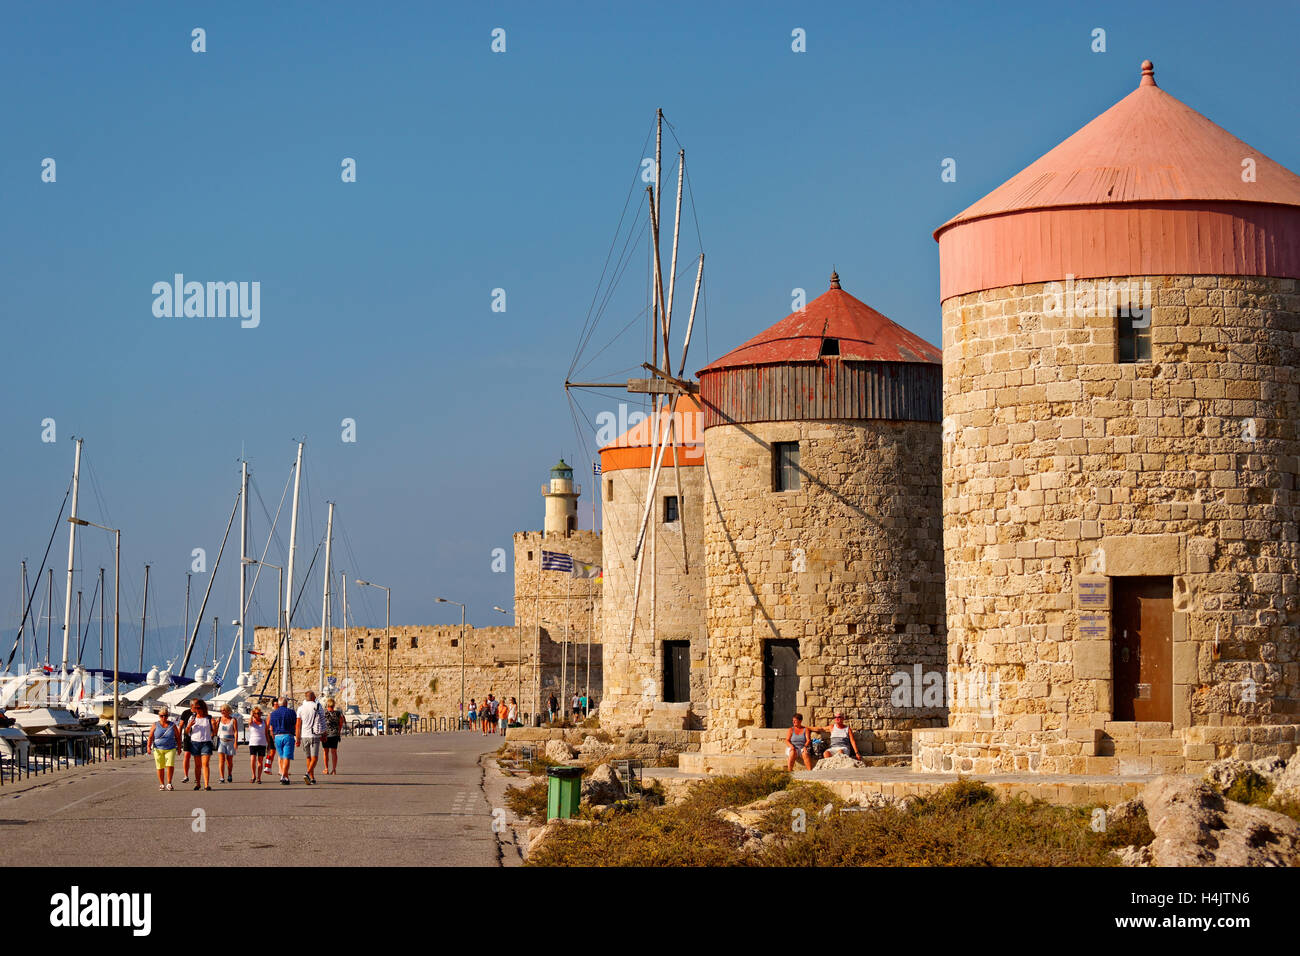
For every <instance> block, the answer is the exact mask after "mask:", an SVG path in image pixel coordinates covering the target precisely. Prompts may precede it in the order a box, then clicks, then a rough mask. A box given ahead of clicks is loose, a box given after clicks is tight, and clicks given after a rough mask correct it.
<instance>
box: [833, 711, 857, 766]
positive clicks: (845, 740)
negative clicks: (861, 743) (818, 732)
mask: <svg viewBox="0 0 1300 956" xmlns="http://www.w3.org/2000/svg"><path fill="white" fill-rule="evenodd" d="M828 729H829V730H830V732H831V742H830V745H829V746H828V747H827V748H826V753H825V754H824V756H827V757H829V756H831V754H837V753H842V754H844V755H845V756H846V757H847V756H848V755H849V751H850V750H852V751H853V758H854V759H855V760H861V759H862V756H861V755H860V754H859V753H858V741H857V739H856V738H854V736H853V729H852V728H851V727H849V725H848V724H846V723H845V722H844V715H843V714H836V715H835V722H834V723H833V724H831V726H830V727H829V728H828Z"/></svg>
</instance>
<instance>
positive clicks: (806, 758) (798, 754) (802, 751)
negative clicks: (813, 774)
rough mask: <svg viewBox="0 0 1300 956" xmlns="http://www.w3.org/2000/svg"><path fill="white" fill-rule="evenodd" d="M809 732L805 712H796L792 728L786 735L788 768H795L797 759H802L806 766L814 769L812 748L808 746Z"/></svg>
mask: <svg viewBox="0 0 1300 956" xmlns="http://www.w3.org/2000/svg"><path fill="white" fill-rule="evenodd" d="M809 733H810V731H809V729H808V728H807V727H805V726H804V725H803V714H795V715H794V720H793V721H792V722H791V724H790V730H789V732H788V733H787V734H786V735H785V742H786V748H785V757H786V761H785V769H786V770H793V769H794V764H795V761H796V760H802V761H803V765H804V766H805V767H807V768H808V769H809V770H811V769H812V767H813V765H812V750H811V748H810V747H809V746H808V743H809V740H808V736H809Z"/></svg>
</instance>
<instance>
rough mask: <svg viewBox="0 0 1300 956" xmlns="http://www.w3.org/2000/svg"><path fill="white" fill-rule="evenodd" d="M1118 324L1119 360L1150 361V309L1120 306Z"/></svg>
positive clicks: (1130, 362) (1129, 362) (1127, 362)
mask: <svg viewBox="0 0 1300 956" xmlns="http://www.w3.org/2000/svg"><path fill="white" fill-rule="evenodd" d="M1117 321H1118V324H1119V360H1120V362H1121V363H1123V364H1128V365H1132V364H1136V363H1138V362H1150V361H1151V310H1150V309H1133V308H1129V307H1128V306H1121V307H1120V309H1119V314H1118V317H1117Z"/></svg>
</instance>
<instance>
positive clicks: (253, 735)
mask: <svg viewBox="0 0 1300 956" xmlns="http://www.w3.org/2000/svg"><path fill="white" fill-rule="evenodd" d="M246 729H247V730H248V753H249V755H250V756H249V759H250V760H251V761H252V762H251V764H250V765H249V766H250V770H251V773H252V775H251V776H250V777H249V778H248V782H249V783H261V782H262V770H263V769H264V768H265V766H266V763H265V761H266V748H267V747H268V746H270V744H269V743H268V741H269V739H270V738H269V736H268V733H269V731H268V730H267V723H266V718H265V717H263V716H262V708H261V707H254V708H253V711H252V713H251V714H250V715H249V718H248V724H247V725H246Z"/></svg>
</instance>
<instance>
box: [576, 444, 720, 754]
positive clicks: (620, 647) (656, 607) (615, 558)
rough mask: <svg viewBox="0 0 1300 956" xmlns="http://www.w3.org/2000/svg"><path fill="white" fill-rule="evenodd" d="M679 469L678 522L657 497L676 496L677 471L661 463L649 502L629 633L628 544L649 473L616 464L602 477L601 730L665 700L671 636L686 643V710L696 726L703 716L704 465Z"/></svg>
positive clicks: (631, 722)
mask: <svg viewBox="0 0 1300 956" xmlns="http://www.w3.org/2000/svg"><path fill="white" fill-rule="evenodd" d="M679 473H680V476H681V483H682V488H681V495H680V498H681V499H682V500H681V501H680V502H679V509H680V514H681V520H678V521H675V522H672V523H665V522H664V520H663V517H664V504H663V500H664V498H665V497H666V496H669V495H673V496H676V495H677V493H678V492H677V475H675V474H674V472H673V469H672V468H670V467H668V466H665V467H664V468H663V469H662V470H661V471H660V474H659V486H658V488H657V491H656V501H655V503H654V506H653V511H652V514H651V523H650V525H648V526H647V530H646V543H645V545H644V546H643V551H644V554H643V556H642V560H641V588H640V593H639V596H638V598H637V618H636V627H635V630H631V623H632V606H633V595H634V594H635V593H636V564H637V562H636V559H635V558H633V556H632V549H633V548H634V547H635V544H636V536H637V532H638V530H639V529H640V525H641V515H642V510H643V509H644V507H645V496H646V490H647V488H648V486H649V482H650V470H649V469H648V468H621V469H617V470H613V471H607V472H605V474H604V475H603V476H602V481H603V483H604V488H603V493H602V495H601V500H602V528H603V538H604V568H605V583H604V603H605V607H604V610H605V614H604V629H605V633H604V647H605V676H606V683H605V688H604V691H605V693H604V697H603V698H602V701H601V716H600V720H601V726H602V727H606V726H608V727H611V728H616V729H617V728H632V727H642V726H645V725H646V721H647V719H648V718H649V717H650V715H651V714H652V712H653V711H654V709H655V705H656V703H658V702H660V701H662V700H663V699H664V698H663V692H664V675H663V667H664V654H663V642H664V641H670V640H685V641H690V642H691V678H690V710H691V713H692V714H693V715H694V722H695V723H697V724H701V725H702V724H703V722H704V721H705V720H706V719H707V714H708V640H707V635H706V631H705V626H704V625H705V622H704V606H705V596H704V577H705V571H704V504H703V502H704V469H703V468H702V467H700V466H699V465H693V466H687V465H681V466H679ZM611 486H612V491H613V496H612V497H611V495H610V491H611ZM652 536H653V539H654V547H653V549H652V548H651V538H652ZM683 542H684V543H685V554H683ZM652 550H653V553H654V562H653V569H652V563H651V552H652ZM629 631H631V644H630V646H629V643H628V638H629Z"/></svg>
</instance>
